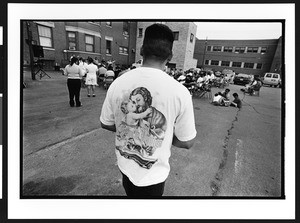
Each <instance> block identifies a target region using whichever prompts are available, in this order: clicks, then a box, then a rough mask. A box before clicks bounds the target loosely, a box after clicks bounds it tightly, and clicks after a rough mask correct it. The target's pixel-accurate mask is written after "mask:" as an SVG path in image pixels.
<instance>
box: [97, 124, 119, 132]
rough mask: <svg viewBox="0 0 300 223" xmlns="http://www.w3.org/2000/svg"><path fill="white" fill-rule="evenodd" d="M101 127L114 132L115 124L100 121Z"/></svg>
mask: <svg viewBox="0 0 300 223" xmlns="http://www.w3.org/2000/svg"><path fill="white" fill-rule="evenodd" d="M101 127H102V128H103V129H106V130H108V131H111V132H116V126H115V125H105V124H103V123H102V122H101Z"/></svg>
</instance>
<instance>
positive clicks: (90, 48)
mask: <svg viewBox="0 0 300 223" xmlns="http://www.w3.org/2000/svg"><path fill="white" fill-rule="evenodd" d="M85 51H87V52H94V37H93V36H90V35H86V36H85Z"/></svg>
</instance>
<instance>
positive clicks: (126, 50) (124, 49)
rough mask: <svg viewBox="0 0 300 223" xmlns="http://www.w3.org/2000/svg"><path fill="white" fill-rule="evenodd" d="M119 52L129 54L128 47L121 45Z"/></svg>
mask: <svg viewBox="0 0 300 223" xmlns="http://www.w3.org/2000/svg"><path fill="white" fill-rule="evenodd" d="M119 54H126V55H128V48H127V47H123V46H120V47H119Z"/></svg>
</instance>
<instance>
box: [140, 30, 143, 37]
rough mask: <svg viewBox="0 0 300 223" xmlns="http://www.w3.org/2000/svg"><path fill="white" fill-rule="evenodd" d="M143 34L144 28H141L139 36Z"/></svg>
mask: <svg viewBox="0 0 300 223" xmlns="http://www.w3.org/2000/svg"><path fill="white" fill-rule="evenodd" d="M142 36H143V28H139V37H142Z"/></svg>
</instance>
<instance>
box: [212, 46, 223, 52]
mask: <svg viewBox="0 0 300 223" xmlns="http://www.w3.org/2000/svg"><path fill="white" fill-rule="evenodd" d="M221 50H222V47H221V46H214V47H213V51H214V52H221Z"/></svg>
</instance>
